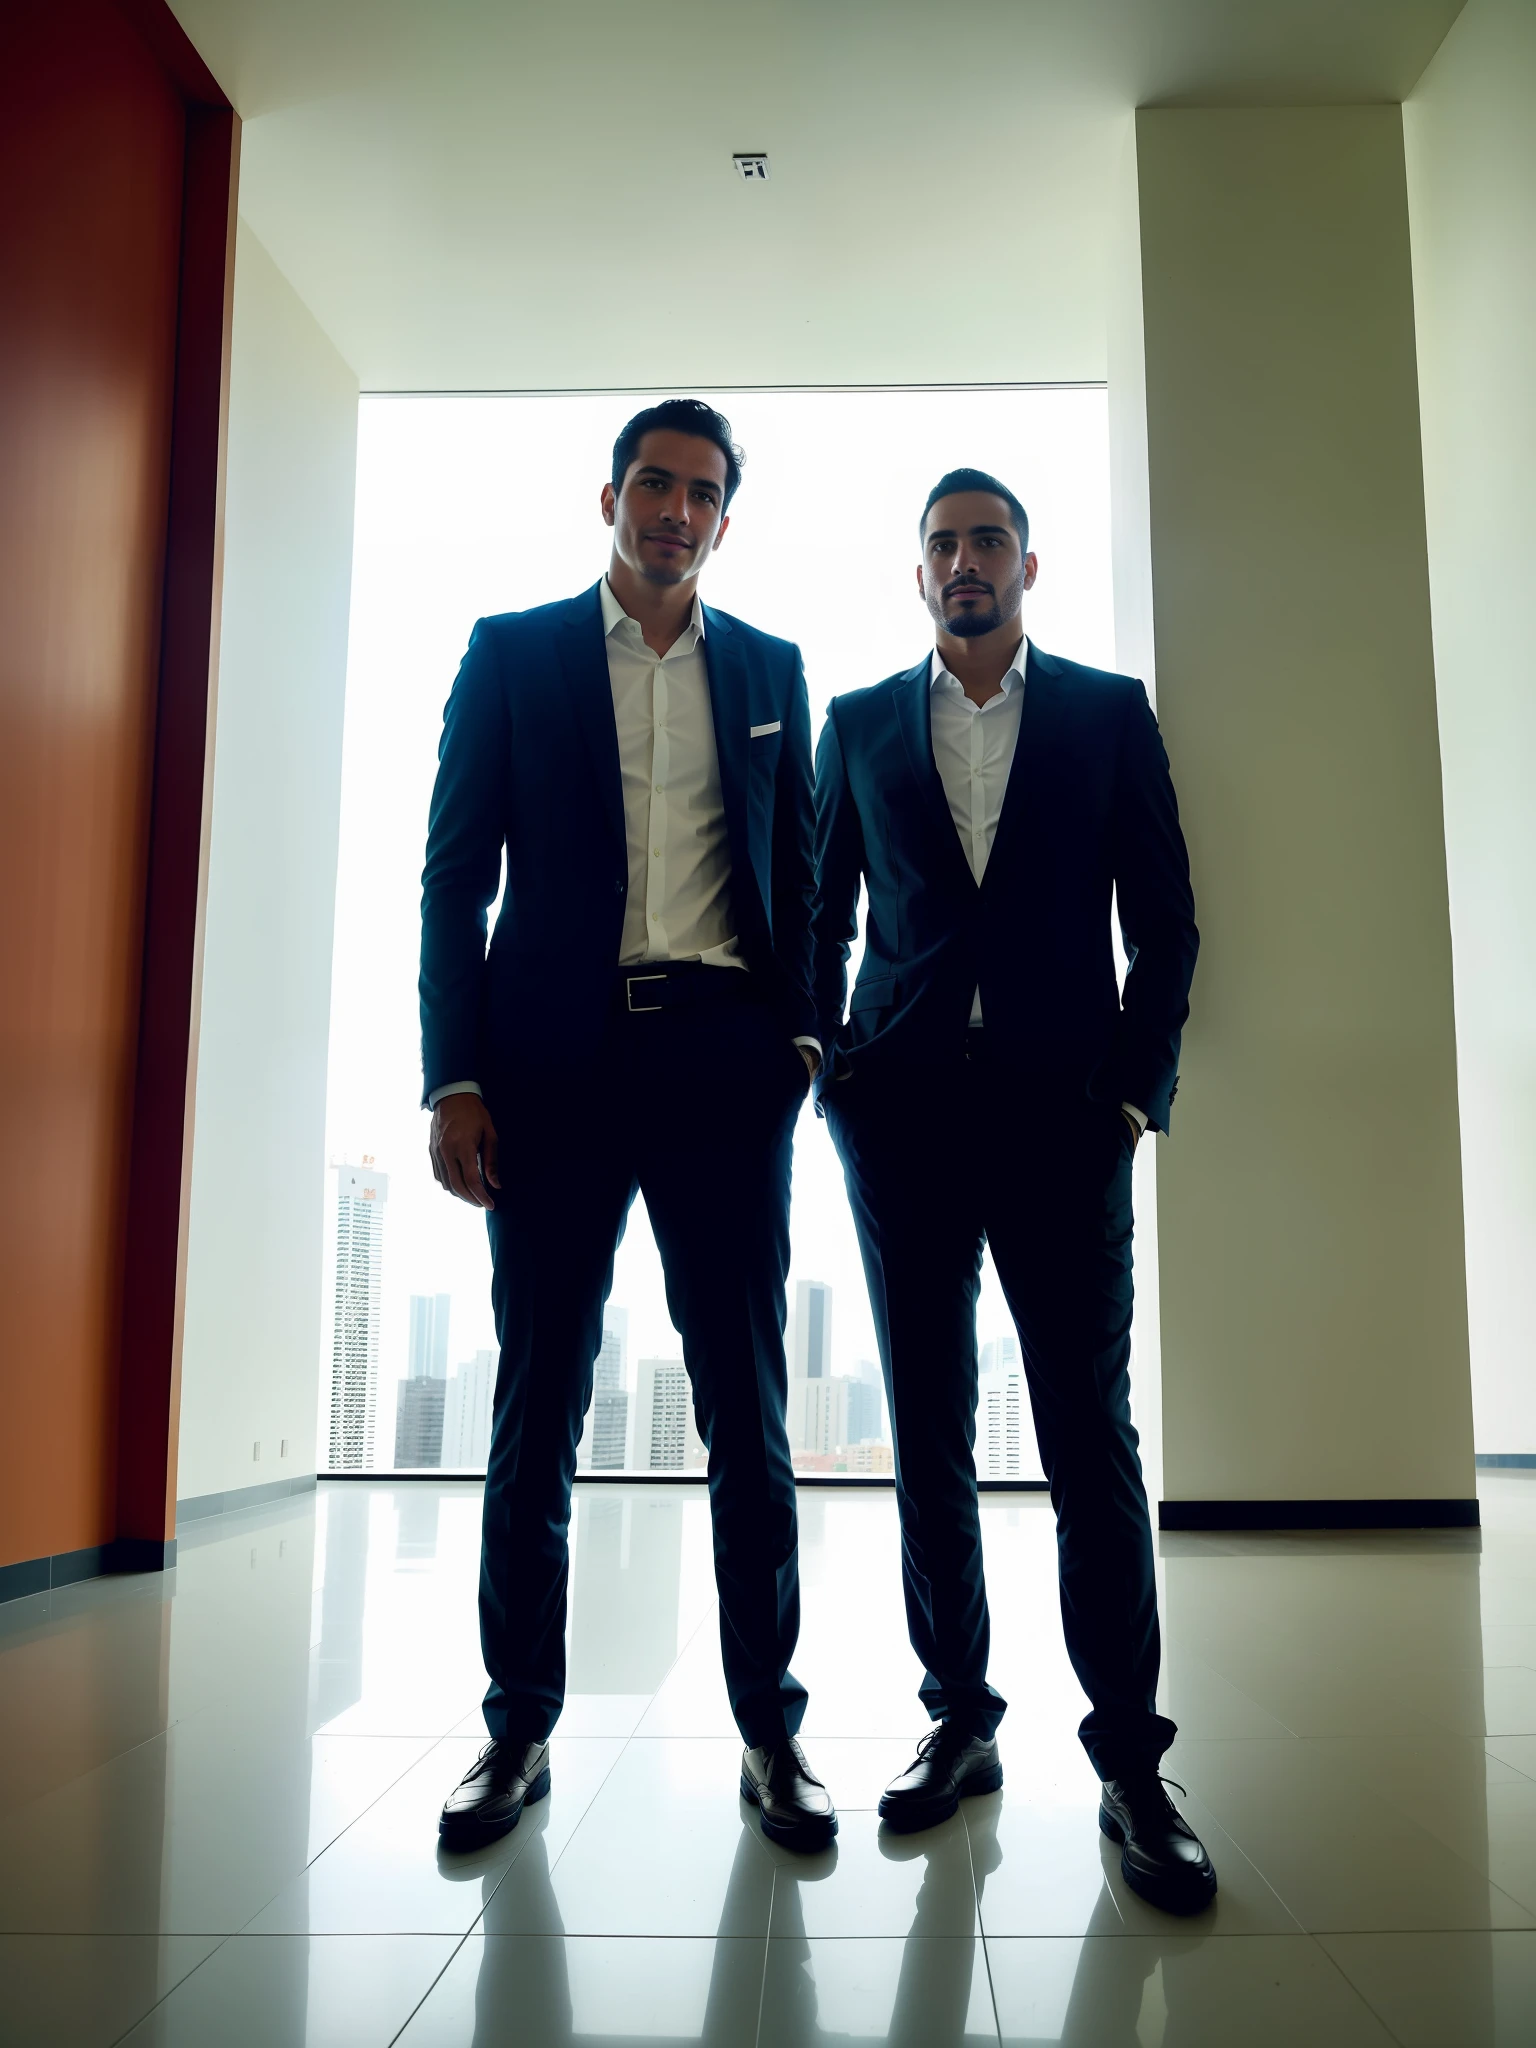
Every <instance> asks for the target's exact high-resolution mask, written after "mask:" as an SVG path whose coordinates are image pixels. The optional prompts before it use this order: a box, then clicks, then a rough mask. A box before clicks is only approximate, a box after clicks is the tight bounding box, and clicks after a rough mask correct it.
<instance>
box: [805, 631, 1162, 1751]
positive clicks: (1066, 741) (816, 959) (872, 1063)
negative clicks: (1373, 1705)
mask: <svg viewBox="0 0 1536 2048" xmlns="http://www.w3.org/2000/svg"><path fill="white" fill-rule="evenodd" d="M929 691H930V683H929V662H928V659H927V658H926V657H925V658H924V660H923V661H922V662H921V663H920V664H919V665H918V666H917V667H916V668H913V669H910V670H908V671H907V672H906V673H905V674H903V675H898V676H892V677H891V678H890V679H889V680H887V681H886V682H883V683H879V684H876V685H875V686H874V687H873V688H872V689H867V690H858V691H853V692H851V693H850V694H849V695H847V696H843V697H838V698H836V699H835V700H834V701H833V703H832V705H831V707H830V709H829V712H828V716H827V722H826V725H825V727H824V728H823V731H822V735H821V741H820V745H819V748H818V751H817V761H816V812H817V818H816V855H817V880H818V898H817V908H816V915H815V921H814V926H813V940H814V952H813V971H814V980H815V992H816V1001H817V1011H818V1015H819V1017H820V1019H821V1024H820V1031H821V1036H822V1041H823V1044H824V1045H825V1046H826V1047H828V1057H827V1063H826V1066H825V1068H824V1076H825V1078H824V1081H823V1082H822V1084H821V1085H820V1088H819V1106H820V1108H821V1109H822V1111H823V1113H824V1114H825V1116H826V1118H827V1121H828V1124H829V1126H830V1128H831V1131H832V1136H833V1140H834V1142H835V1144H836V1146H837V1149H838V1153H839V1156H840V1158H841V1160H842V1163H843V1169H844V1173H845V1176H846V1180H847V1185H848V1192H849V1197H850V1200H851V1203H852V1206H853V1212H854V1220H855V1223H856V1225H857V1228H858V1235H859V1243H860V1249H861V1251H862V1254H863V1260H864V1269H865V1274H866V1276H867V1279H868V1283H869V1290H870V1297H871V1302H872V1305H873V1309H874V1317H875V1327H876V1333H877V1336H878V1340H879V1345H880V1354H881V1363H882V1367H883V1369H884V1373H885V1380H886V1389H887V1394H888V1396H889V1400H890V1408H891V1416H892V1422H893V1431H892V1433H893V1436H894V1438H895V1449H896V1486H897V1501H898V1506H899V1510H900V1517H901V1540H902V1572H903V1583H904V1588H905V1593H906V1603H907V1617H908V1625H909V1629H910V1632H911V1637H912V1643H913V1647H914V1649H915V1650H916V1651H917V1654H918V1656H919V1657H920V1658H921V1660H922V1662H923V1665H924V1667H925V1674H926V1675H925V1677H924V1680H923V1684H922V1688H921V1689H922V1694H923V1698H924V1700H925V1703H926V1704H927V1706H928V1708H929V1711H930V1713H932V1714H933V1715H934V1717H935V1718H941V1717H943V1716H946V1715H952V1716H954V1717H956V1718H957V1719H958V1720H960V1721H962V1722H964V1723H966V1724H968V1725H970V1726H972V1727H973V1728H974V1729H975V1730H976V1732H978V1733H982V1734H990V1733H991V1732H992V1730H993V1729H994V1728H995V1727H996V1725H997V1722H998V1720H999V1719H1000V1717H1001V1715H1002V1712H1003V1707H1004V1702H1003V1700H1002V1699H1001V1697H1000V1696H999V1694H998V1693H997V1692H996V1691H995V1689H994V1688H993V1687H991V1686H990V1685H989V1684H988V1682H987V1675H986V1673H987V1653H988V1632H989V1622H988V1612H987V1595H986V1587H985V1583H984V1580H983V1574H982V1557H981V1529H980V1518H979V1516H978V1513H977V1496H976V1480H975V1467H974V1463H973V1458H972V1452H973V1447H974V1443H975V1435H976V1402H977V1359H976V1302H977V1298H978V1293H979V1287H980V1272H981V1259H982V1247H983V1243H984V1242H985V1243H988V1244H990V1246H991V1248H992V1256H993V1259H994V1261H995V1263H996V1266H997V1271H998V1277H999V1279H1000V1280H1001V1282H1002V1286H1003V1290H1004V1293H1005V1295H1006V1297H1007V1300H1008V1305H1009V1309H1010V1311H1011V1312H1012V1315H1013V1318H1014V1321H1015V1324H1016V1325H1017V1328H1018V1333H1019V1341H1020V1349H1021V1353H1022V1358H1023V1364H1024V1369H1025V1374H1026V1377H1027V1380H1028V1385H1029V1392H1030V1400H1031V1404H1032V1407H1033V1411H1034V1420H1035V1430H1036V1435H1037V1438H1038V1441H1039V1447H1040V1456H1041V1461H1042V1463H1043V1465H1044V1468H1045V1472H1046V1475H1047V1477H1048V1479H1049V1482H1050V1488H1051V1499H1052V1501H1053V1503H1054V1505H1055V1509H1056V1517H1057V1532H1058V1550H1059V1562H1060V1577H1061V1607H1062V1621H1063V1626H1064V1630H1065V1635H1066V1644H1067V1651H1068V1654H1069V1656H1070V1657H1071V1659H1072V1664H1073V1668H1074V1669H1075V1671H1076V1672H1077V1675H1078V1678H1079V1681H1080V1682H1081V1684H1082V1687H1083V1690H1084V1691H1085V1692H1086V1693H1087V1695H1088V1698H1089V1700H1090V1702H1091V1706H1092V1711H1091V1712H1090V1713H1089V1715H1088V1716H1087V1718H1086V1719H1085V1720H1084V1722H1083V1724H1082V1728H1081V1731H1080V1732H1081V1735H1082V1739H1083V1742H1084V1744H1085V1746H1086V1748H1087V1750H1088V1753H1089V1756H1090V1757H1091V1759H1092V1761H1093V1763H1094V1765H1095V1767H1096V1769H1097V1770H1098V1772H1099V1774H1100V1776H1101V1777H1114V1776H1123V1775H1125V1774H1126V1773H1127V1772H1129V1771H1132V1770H1135V1769H1137V1768H1141V1767H1144V1766H1145V1765H1147V1764H1150V1763H1153V1762H1155V1760H1156V1759H1157V1758H1158V1757H1159V1756H1161V1754H1162V1753H1163V1751H1164V1750H1165V1749H1166V1748H1167V1746H1168V1744H1169V1743H1170V1742H1171V1741H1172V1739H1173V1734H1174V1728H1173V1724H1172V1723H1171V1722H1170V1721H1168V1720H1166V1719H1164V1718H1163V1717H1162V1716H1160V1715H1159V1714H1158V1713H1157V1710H1156V1706H1155V1694H1156V1688H1157V1675H1158V1660H1159V1646H1158V1627H1157V1603H1156V1591H1155V1586H1154V1580H1153V1564H1152V1537H1151V1524H1150V1518H1149V1516H1148V1512H1147V1499H1146V1490H1145V1488H1144V1486H1143V1483H1142V1477H1141V1465H1140V1460H1139V1458H1138V1455H1137V1439H1136V1432H1135V1430H1134V1429H1133V1427H1132V1425H1131V1418H1130V1383H1129V1377H1128V1365H1129V1359H1130V1326H1131V1155H1132V1151H1133V1145H1132V1134H1131V1130H1130V1127H1129V1125H1128V1123H1127V1121H1126V1119H1125V1117H1124V1116H1123V1115H1122V1114H1121V1110H1120V1104H1121V1103H1122V1102H1130V1103H1134V1104H1135V1105H1136V1106H1137V1107H1138V1108H1139V1109H1141V1110H1143V1111H1144V1112H1145V1113H1146V1114H1147V1116H1148V1117H1149V1119H1150V1122H1151V1125H1152V1126H1153V1127H1154V1128H1156V1129H1161V1130H1166V1129H1167V1128H1168V1122H1169V1113H1170V1105H1171V1103H1172V1100H1173V1096H1174V1091H1175V1087H1176V1077H1177V1069H1178V1054H1179V1036H1180V1031H1181V1029H1182V1026H1183V1024H1184V1020H1185V1018H1186V1017H1187V1015H1188V1000H1189V987H1190V982H1191V979H1192V976H1193V973H1194V965H1195V953H1196V949H1197V946H1198V943H1199V940H1198V934H1197V932H1196V929H1195V923H1194V902H1193V897H1192V895H1191V891H1190V883H1189V863H1188V857H1187V855H1186V852H1185V847H1184V840H1183V836H1182V834H1181V832H1180V830H1179V820H1178V808H1177V804H1176V802H1175V799H1174V793H1173V785H1172V782H1171V780H1170V778H1169V773H1168V761H1167V756H1166V755H1165V753H1164V751H1163V745H1162V741H1161V738H1160V737H1159V734H1158V730H1157V723H1156V720H1155V719H1154V718H1153V715H1152V710H1151V707H1150V705H1149V704H1148V702H1147V697H1146V693H1145V691H1144V690H1143V688H1142V686H1141V684H1140V683H1139V682H1136V681H1134V680H1132V679H1130V678H1128V677H1125V676H1116V675H1108V674H1105V673H1103V672H1102V671H1100V670H1097V669H1090V668H1083V667H1080V666H1079V665H1077V664H1076V663H1073V662H1068V661H1062V660H1059V659H1057V658H1056V657H1054V656H1051V655H1047V654H1042V653H1041V652H1040V651H1039V650H1038V649H1036V648H1034V647H1031V648H1030V649H1029V654H1028V658H1027V664H1026V672H1025V678H1024V696H1023V703H1022V707H1021V712H1020V726H1019V735H1018V743H1017V748H1016V751H1015V754H1014V758H1013V765H1012V768H1011V771H1010V773H1009V778H1008V785H1007V791H1006V794H1005V797H1004V802H1003V807H1002V812H1001V816H1000V818H999V820H998V825H997V830H996V835H995V838H994V840H993V844H992V849H991V853H990V855H989V857H988V861H987V865H986V868H985V871H984V874H983V879H982V881H981V884H980V886H978V885H977V883H976V881H975V879H974V878H973V876H972V872H971V868H970V864H969V862H968V861H967V859H966V856H965V853H964V850H963V848H962V846H961V842H960V838H959V835H958V833H957V831H956V829H955V824H954V820H953V817H952V816H951V813H950V809H949V805H948V801H947V799H946V796H945V792H944V787H943V783H942V781H941V780H940V776H939V772H938V769H937V767H936V766H935V762H934V755H933V746H932V740H931V736H930V714H929ZM861 881H862V882H863V884H864V886H865V888H866V890H867V892H868V904H867V912H866V917H865V925H864V939H865V950H864V958H863V963H862V965H861V967H860V970H859V974H858V979H857V983H856V986H855V987H854V989H853V992H852V999H851V1002H849V1005H848V1016H847V1019H846V1022H845V1020H844V1002H845V997H846V995H847V987H846V982H847V962H848V956H849V950H850V942H851V940H852V938H853V936H854V932H855V906H856V903H857V900H858V891H859V885H860V882H861ZM1112 904H1113V905H1114V907H1115V908H1117V909H1118V914H1119V919H1120V925H1121V930H1122V934H1123V938H1124V943H1125V950H1126V954H1127V957H1128V959H1129V962H1130V971H1129V973H1128V975H1127V977H1126V982H1125V990H1124V997H1123V1000H1122V997H1121V994H1120V991H1119V989H1118V986H1117V981H1116V974H1115V961H1114V951H1113V944H1112V939H1111V929H1110V927H1111V915H1112ZM978 988H979V989H980V992H981V1007H982V1019H983V1023H982V1027H981V1029H979V1030H973V1029H970V1028H969V1024H970V1017H971V1007H972V1001H973V998H974V995H975V993H976V991H977V989H978Z"/></svg>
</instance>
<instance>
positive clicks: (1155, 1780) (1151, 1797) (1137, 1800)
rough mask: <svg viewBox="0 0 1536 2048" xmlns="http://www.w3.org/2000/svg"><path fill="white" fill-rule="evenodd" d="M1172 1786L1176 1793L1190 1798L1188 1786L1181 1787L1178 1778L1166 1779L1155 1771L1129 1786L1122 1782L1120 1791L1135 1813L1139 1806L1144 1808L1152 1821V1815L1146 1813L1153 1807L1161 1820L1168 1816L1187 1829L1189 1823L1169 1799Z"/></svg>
mask: <svg viewBox="0 0 1536 2048" xmlns="http://www.w3.org/2000/svg"><path fill="white" fill-rule="evenodd" d="M1170 1785H1171V1786H1172V1787H1173V1789H1174V1791H1175V1792H1182V1793H1183V1795H1184V1797H1185V1798H1186V1799H1187V1798H1188V1797H1189V1787H1188V1786H1187V1785H1181V1784H1180V1783H1179V1781H1178V1779H1177V1778H1166V1777H1164V1775H1163V1773H1162V1772H1161V1771H1153V1772H1152V1773H1151V1774H1150V1776H1148V1777H1145V1778H1137V1779H1134V1780H1133V1781H1132V1782H1131V1783H1130V1784H1128V1785H1127V1784H1125V1783H1123V1782H1122V1784H1121V1788H1120V1789H1121V1791H1122V1792H1123V1793H1124V1795H1125V1801H1126V1804H1127V1805H1128V1806H1129V1807H1130V1808H1131V1809H1132V1811H1133V1812H1134V1811H1135V1809H1136V1808H1137V1807H1138V1806H1142V1807H1143V1812H1144V1815H1145V1817H1146V1818H1148V1819H1150V1818H1151V1815H1150V1814H1148V1813H1146V1811H1145V1809H1146V1807H1151V1808H1152V1809H1154V1810H1155V1812H1156V1813H1157V1815H1158V1816H1159V1817H1160V1818H1161V1817H1165V1816H1166V1817H1168V1818H1170V1819H1172V1820H1173V1821H1175V1822H1176V1823H1177V1825H1178V1826H1179V1827H1181V1828H1187V1827H1188V1825H1189V1823H1188V1822H1187V1821H1186V1820H1185V1818H1184V1816H1183V1814H1182V1813H1180V1811H1179V1809H1178V1808H1177V1807H1176V1806H1175V1805H1174V1803H1173V1801H1172V1800H1171V1799H1170V1798H1169V1797H1168V1787H1169V1786H1170Z"/></svg>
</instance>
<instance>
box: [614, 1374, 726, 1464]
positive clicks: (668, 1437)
mask: <svg viewBox="0 0 1536 2048" xmlns="http://www.w3.org/2000/svg"><path fill="white" fill-rule="evenodd" d="M706 1462H707V1459H706V1454H705V1450H704V1446H703V1444H702V1442H701V1441H700V1439H699V1432H698V1430H697V1429H696V1428H695V1426H694V1420H693V1388H692V1386H691V1385H690V1384H689V1380H688V1371H687V1368H686V1367H685V1366H684V1364H683V1361H682V1360H681V1359H680V1358H642V1359H641V1361H640V1370H639V1375H638V1380H637V1384H636V1387H635V1428H634V1438H633V1448H632V1452H631V1457H630V1463H631V1464H632V1465H633V1466H634V1467H636V1468H637V1469H638V1470H639V1471H642V1472H693V1471H698V1470H700V1469H701V1468H702V1467H703V1466H704V1464H705V1463H706Z"/></svg>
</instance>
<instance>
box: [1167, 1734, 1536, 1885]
mask: <svg viewBox="0 0 1536 2048" xmlns="http://www.w3.org/2000/svg"><path fill="white" fill-rule="evenodd" d="M1312 1739H1313V1740H1319V1741H1321V1740H1327V1739H1328V1738H1326V1737H1314V1738H1312ZM1497 1761H1498V1759H1497V1758H1495V1762H1497ZM1511 1768H1513V1766H1511ZM1361 1791H1362V1796H1363V1797H1364V1798H1365V1799H1366V1800H1367V1801H1368V1802H1369V1803H1370V1804H1371V1805H1372V1806H1373V1807H1375V1808H1376V1809H1377V1810H1378V1811H1379V1812H1381V1813H1383V1814H1385V1815H1387V1816H1388V1817H1389V1818H1390V1819H1392V1820H1394V1821H1396V1822H1397V1823H1398V1824H1399V1825H1400V1826H1404V1827H1409V1828H1412V1829H1413V1831H1414V1832H1415V1833H1416V1834H1418V1835H1420V1836H1422V1837H1423V1839H1424V1840H1425V1841H1427V1842H1432V1843H1433V1844H1434V1846H1435V1848H1436V1849H1437V1850H1439V1851H1440V1853H1441V1855H1443V1856H1448V1857H1450V1859H1451V1860H1452V1862H1454V1863H1457V1864H1459V1865H1460V1866H1461V1868H1462V1869H1463V1870H1467V1871H1470V1872H1471V1873H1472V1875H1473V1876H1474V1877H1475V1878H1476V1879H1477V1880H1478V1882H1479V1883H1481V1884H1485V1885H1487V1887H1488V1888H1489V1890H1490V1891H1494V1892H1497V1893H1498V1895H1499V1897H1500V1898H1501V1899H1504V1900H1506V1901H1507V1902H1508V1903H1509V1904H1510V1905H1512V1906H1513V1907H1515V1909H1516V1910H1517V1911H1518V1912H1521V1913H1525V1914H1528V1915H1533V1916H1536V1891H1533V1896H1532V1902H1531V1903H1530V1904H1527V1903H1526V1901H1525V1900H1524V1899H1522V1898H1520V1897H1519V1896H1518V1895H1517V1894H1516V1893H1514V1892H1512V1891H1510V1889H1509V1888H1508V1886H1507V1885H1502V1884H1499V1883H1498V1882H1497V1881H1496V1880H1495V1878H1494V1876H1493V1874H1492V1872H1491V1871H1488V1870H1480V1869H1479V1868H1478V1866H1477V1865H1476V1863H1474V1862H1473V1861H1472V1860H1471V1858H1470V1857H1467V1856H1463V1855H1462V1853H1461V1851H1460V1850H1459V1849H1458V1848H1457V1847H1456V1846H1455V1845H1454V1843H1451V1842H1448V1841H1447V1840H1446V1839H1445V1837H1444V1836H1443V1835H1441V1834H1438V1833H1437V1832H1436V1831H1435V1829H1434V1828H1432V1827H1430V1826H1429V1825H1428V1823H1427V1822H1425V1821H1422V1820H1419V1819H1417V1818H1415V1816H1413V1815H1412V1814H1410V1813H1408V1812H1407V1811H1406V1809H1404V1808H1401V1807H1397V1806H1394V1805H1392V1803H1391V1802H1390V1801H1389V1800H1388V1799H1387V1798H1386V1797H1385V1796H1384V1795H1383V1794H1381V1793H1379V1792H1377V1791H1376V1790H1375V1789H1374V1788H1373V1787H1371V1786H1369V1785H1366V1786H1364V1787H1362V1788H1361ZM1204 1803H1208V1802H1204ZM1211 1811H1212V1812H1213V1813H1215V1808H1214V1807H1212V1808H1211ZM1216 1817H1217V1819H1218V1820H1220V1818H1221V1816H1220V1815H1219V1814H1218V1815H1217V1816H1216ZM1222 1826H1223V1827H1224V1828H1226V1832H1227V1833H1228V1834H1229V1835H1232V1839H1233V1841H1234V1842H1236V1841H1237V1836H1236V1835H1235V1834H1233V1833H1232V1830H1231V1828H1228V1827H1227V1826H1226V1823H1225V1821H1223V1822H1222ZM1243 1853H1244V1854H1245V1855H1246V1854H1247V1851H1246V1850H1245V1851H1244V1852H1243ZM1248 1860H1249V1862H1250V1863H1253V1867H1254V1868H1255V1870H1259V1866H1258V1864H1257V1863H1254V1859H1253V1858H1252V1857H1251V1856H1249V1858H1248ZM1491 1860H1492V1858H1491V1856H1490V1858H1489V1861H1491ZM1259 1875H1260V1876H1261V1877H1264V1876H1265V1873H1264V1872H1263V1871H1262V1870H1259ZM1265 1882H1266V1883H1268V1884H1269V1885H1270V1889H1271V1891H1273V1892H1274V1893H1275V1895H1276V1896H1277V1897H1278V1898H1280V1899H1281V1902H1282V1904H1284V1903H1285V1901H1284V1898H1283V1895H1282V1894H1281V1892H1280V1889H1279V1886H1278V1885H1275V1884H1273V1883H1271V1882H1270V1880H1269V1879H1268V1878H1267V1877H1266V1878H1265ZM1288 1910H1294V1909H1289V1908H1288Z"/></svg>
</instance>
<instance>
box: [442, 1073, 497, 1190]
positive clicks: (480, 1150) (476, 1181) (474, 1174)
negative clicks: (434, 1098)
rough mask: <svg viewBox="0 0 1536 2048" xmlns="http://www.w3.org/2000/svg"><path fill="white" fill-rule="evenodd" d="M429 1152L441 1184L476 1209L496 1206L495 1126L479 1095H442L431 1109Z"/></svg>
mask: <svg viewBox="0 0 1536 2048" xmlns="http://www.w3.org/2000/svg"><path fill="white" fill-rule="evenodd" d="M427 1152H428V1155H429V1157H430V1158H431V1161H432V1172H433V1175H434V1177H435V1178H436V1181H437V1184H438V1186H439V1187H441V1188H446V1189H447V1190H448V1192H449V1194H450V1195H457V1196H458V1198H459V1200H460V1201H461V1202H473V1203H474V1205H475V1207H476V1208H477V1209H494V1208H495V1206H496V1203H495V1201H494V1199H493V1198H492V1195H491V1189H492V1188H497V1189H499V1188H500V1187H501V1181H500V1179H499V1178H498V1175H497V1171H496V1126H495V1125H494V1124H493V1123H492V1122H491V1113H490V1111H489V1110H488V1109H487V1108H486V1106H485V1104H484V1103H483V1102H482V1101H481V1099H480V1097H479V1096H478V1095H445V1096H443V1098H442V1099H441V1101H440V1102H439V1103H438V1105H437V1107H436V1109H434V1110H433V1112H432V1134H431V1136H430V1137H429V1138H428V1140H427Z"/></svg>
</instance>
